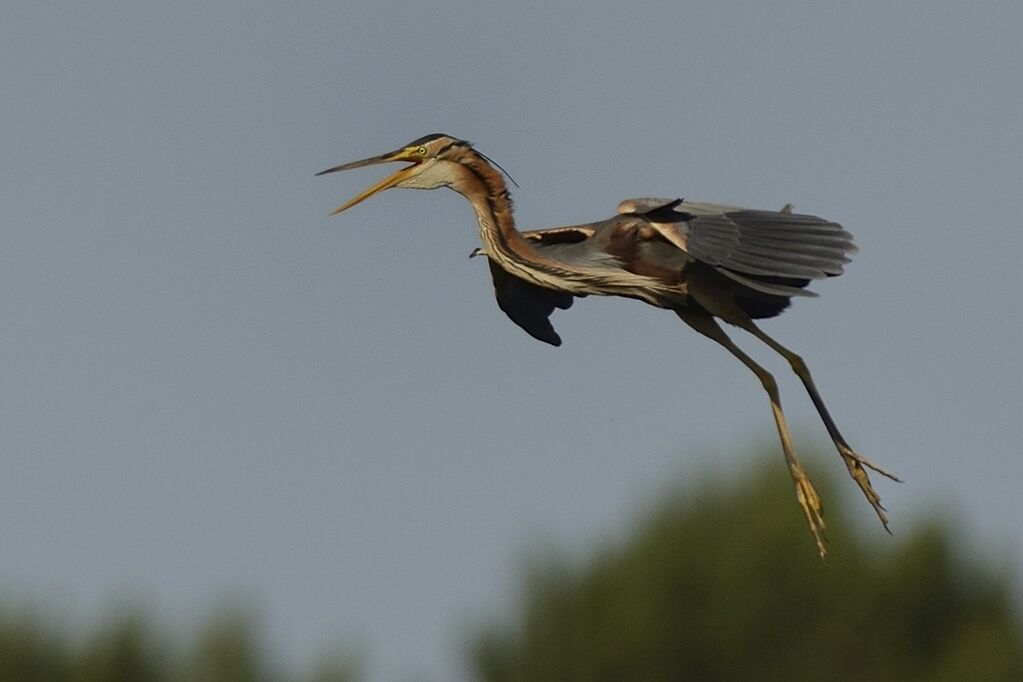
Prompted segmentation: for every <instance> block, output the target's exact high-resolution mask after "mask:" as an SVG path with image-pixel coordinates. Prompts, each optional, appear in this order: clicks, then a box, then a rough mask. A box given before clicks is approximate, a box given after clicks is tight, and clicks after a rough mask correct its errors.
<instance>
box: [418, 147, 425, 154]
mask: <svg viewBox="0 0 1023 682" xmlns="http://www.w3.org/2000/svg"><path fill="white" fill-rule="evenodd" d="M416 154H419V155H420V156H426V147H419V148H418V149H416Z"/></svg>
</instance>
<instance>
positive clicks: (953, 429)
mask: <svg viewBox="0 0 1023 682" xmlns="http://www.w3.org/2000/svg"><path fill="white" fill-rule="evenodd" d="M1021 32H1023V5H1020V4H1019V3H1010V2H1005V3H995V2H991V3H933V2H929V3H909V2H907V3H897V4H895V3H810V2H806V3H781V4H779V3H758V4H756V5H751V4H749V3H727V2H715V3H703V4H699V5H696V4H685V3H678V2H661V3H643V2H634V3H629V4H628V5H626V4H623V3H599V2H598V3H591V2H568V1H566V2H556V3H555V2H549V1H548V2H525V3H503V4H501V5H499V6H498V5H493V6H491V5H486V6H484V5H483V4H481V3H471V2H429V3H427V2H404V3H402V2H387V1H381V0H378V1H377V2H373V3H365V4H363V5H356V4H354V3H338V2H308V3H292V4H290V5H287V6H284V5H282V4H280V3H253V2H222V3H205V2H181V3H152V2H105V3H87V2H83V3H35V4H28V3H23V4H18V5H14V4H11V5H7V6H5V8H4V9H3V10H0V63H2V64H3V69H2V70H0V93H2V101H3V111H4V114H3V123H2V124H0V196H2V202H0V243H2V244H3V248H2V249H0V448H2V450H0V452H2V454H0V471H2V474H0V519H3V521H2V523H0V547H2V548H3V551H2V554H0V599H3V600H4V601H6V602H8V603H10V602H13V603H16V604H36V605H39V606H41V607H45V608H47V609H50V610H52V611H54V612H56V613H59V614H61V615H68V616H72V617H74V618H80V619H82V620H83V622H84V621H86V620H87V619H92V618H96V617H99V616H101V615H102V614H104V613H106V612H107V610H108V609H109V608H110V606H111V604H112V603H118V602H120V601H128V602H132V603H136V604H142V605H143V606H145V607H146V608H150V609H152V610H153V611H154V612H155V613H157V614H159V615H161V616H162V617H166V618H169V619H171V620H172V621H175V622H184V623H190V622H193V621H195V620H197V619H199V618H201V617H202V616H203V615H204V614H207V613H208V612H209V610H210V609H211V608H212V605H214V604H216V603H217V602H218V601H219V600H223V599H225V598H231V597H240V598H242V599H245V600H248V601H249V602H250V603H252V604H253V605H254V608H255V609H256V610H257V612H258V613H259V614H260V615H261V616H262V617H263V618H264V620H265V623H266V625H267V637H268V638H269V640H270V642H271V645H272V646H273V647H274V649H275V650H276V651H279V652H281V654H282V655H284V656H286V657H287V658H288V659H289V660H293V661H306V660H309V659H310V657H312V656H313V655H314V654H315V653H316V652H320V651H323V650H324V649H327V648H330V647H332V646H334V645H335V644H338V643H341V644H344V645H345V646H348V647H350V648H354V649H355V650H356V651H358V652H359V653H360V655H361V656H362V658H363V661H364V663H365V672H366V674H367V678H368V679H370V680H406V679H423V680H446V679H452V678H454V679H458V678H459V676H460V675H463V674H464V668H463V667H462V661H463V650H462V646H463V644H464V642H465V640H466V637H467V636H468V635H469V634H471V632H472V628H473V624H474V623H478V622H479V621H480V620H481V619H486V618H489V617H491V616H496V615H500V614H502V613H505V612H507V610H508V609H509V608H510V606H511V605H512V604H513V603H514V598H515V594H516V588H517V585H518V582H517V581H518V579H519V570H520V569H521V567H522V566H523V563H524V561H525V560H526V558H527V557H528V556H529V554H530V552H531V551H534V549H535V547H537V546H544V545H545V546H549V547H554V548H557V549H559V550H562V551H574V550H577V549H585V548H586V547H589V546H592V544H593V543H596V542H598V541H600V540H601V539H604V538H607V537H613V536H614V535H615V534H616V533H618V532H620V531H621V530H623V529H624V528H627V526H628V524H629V522H630V520H631V519H632V518H634V517H635V514H636V513H637V512H638V511H640V510H642V509H644V508H645V505H647V504H649V503H650V500H651V499H653V498H654V497H656V495H657V494H658V493H659V492H662V491H663V490H664V489H665V486H666V485H667V484H666V481H678V482H680V483H684V482H685V481H686V480H687V479H695V478H696V477H697V476H698V475H700V474H702V473H703V472H706V471H708V470H711V471H716V472H719V473H727V472H729V471H737V470H743V469H748V468H750V467H751V466H753V464H754V461H759V459H762V458H763V457H764V456H765V455H764V453H763V450H762V447H761V444H765V443H766V444H769V445H770V447H772V448H774V450H778V447H777V445H776V441H775V438H776V437H775V434H774V431H773V423H772V420H771V415H770V410H769V407H768V403H767V400H766V398H765V397H764V395H763V393H762V389H761V387H760V386H759V384H758V382H757V381H756V380H755V378H754V377H753V376H752V375H750V374H749V372H748V371H747V370H746V369H745V368H744V367H742V365H741V364H739V363H738V362H736V361H735V359H734V358H732V357H730V356H729V355H728V354H727V353H725V352H724V351H723V350H722V349H720V348H718V347H717V346H715V345H714V344H713V343H711V342H709V341H707V340H706V339H704V338H702V337H699V336H698V335H696V334H694V333H693V332H691V331H690V330H689V329H687V328H685V327H684V326H683V325H682V324H681V323H680V322H679V321H678V320H677V319H676V318H675V316H674V315H671V314H670V313H667V312H665V311H660V310H656V309H654V308H650V307H647V306H644V305H641V304H639V303H637V302H635V301H626V300H614V299H595V298H588V299H586V300H583V301H579V302H577V304H576V306H575V307H573V309H572V310H571V311H567V312H559V313H557V314H556V316H555V326H556V328H557V329H558V331H559V332H560V333H561V335H562V337H563V338H564V340H565V344H564V346H562V347H561V348H560V349H555V348H551V347H548V346H546V345H544V344H542V343H540V342H537V341H535V340H533V339H532V338H530V337H529V336H527V335H526V334H525V333H523V332H522V331H521V330H519V329H518V328H517V327H515V326H514V325H513V324H512V323H511V322H510V321H509V320H507V319H506V318H505V316H504V315H503V313H501V311H500V310H499V309H498V308H497V306H496V304H495V303H494V301H493V294H492V288H491V284H490V281H489V274H488V271H487V266H486V263H485V262H484V261H483V260H482V259H477V260H469V259H468V255H469V253H470V252H471V251H472V249H473V248H474V247H475V246H477V245H478V236H477V234H476V226H475V220H474V215H473V213H472V210H471V208H470V207H469V206H468V204H467V203H466V202H465V201H464V200H463V199H462V198H461V197H459V196H458V195H456V194H454V193H453V192H449V191H436V192H412V191H404V190H393V191H390V192H387V193H384V194H382V195H380V196H378V197H375V198H373V199H372V200H370V201H369V202H366V203H365V204H362V205H360V206H358V207H356V208H354V209H352V210H351V211H349V212H348V213H346V214H344V215H343V216H341V217H339V218H333V219H328V218H327V217H326V216H327V213H328V212H329V211H330V210H331V209H332V208H333V207H334V206H336V205H337V204H339V203H341V201H343V200H344V199H347V198H349V197H350V196H352V195H353V194H355V193H356V192H357V191H359V190H360V189H362V188H363V187H365V186H367V185H368V184H370V183H371V182H374V181H375V180H377V179H378V178H380V177H382V175H383V172H382V171H381V169H368V170H364V171H353V172H351V173H346V174H339V175H332V176H329V177H325V178H314V177H313V174H314V173H315V172H317V171H319V170H322V169H323V168H327V167H329V166H332V165H335V164H337V163H340V162H343V161H348V160H353V159H358V158H362V157H365V156H368V155H371V154H377V153H381V152H384V151H388V150H391V149H393V148H395V147H397V146H400V145H402V144H404V143H405V142H408V141H410V140H412V139H414V138H416V137H419V136H421V135H424V134H427V133H430V132H435V131H440V132H448V133H451V134H453V135H456V136H459V137H463V138H465V139H468V140H471V141H473V142H474V143H476V145H477V146H478V147H479V148H480V149H481V150H483V151H484V152H486V153H487V154H488V155H490V156H492V157H493V158H494V159H496V160H497V161H499V162H500V163H501V164H502V165H503V166H504V167H505V168H507V169H508V170H509V171H510V172H511V173H512V175H513V176H514V177H515V178H516V179H517V180H518V182H519V184H520V185H521V188H519V189H513V195H514V198H515V199H516V209H517V218H518V221H519V225H520V226H521V227H522V228H534V227H542V226H547V225H557V224H565V223H575V222H582V221H587V220H596V219H603V218H606V217H609V216H610V215H612V214H613V212H614V208H615V206H616V205H617V204H618V202H619V201H620V200H621V199H624V198H626V197H632V196H649V195H653V196H684V197H687V198H689V199H692V200H703V201H717V202H727V203H734V204H740V205H746V206H752V207H760V208H779V207H781V206H782V205H783V204H785V203H786V202H792V203H794V204H795V206H796V209H797V210H799V211H803V212H807V213H814V214H819V215H823V216H826V217H828V218H830V219H833V220H836V221H838V222H841V223H842V224H843V225H844V226H845V227H846V228H847V229H848V230H849V231H850V232H852V233H853V234H854V235H855V237H856V240H857V243H858V245H859V247H860V253H859V254H857V256H856V257H855V259H854V261H853V263H852V264H851V265H850V266H849V267H848V269H847V272H846V274H845V275H844V276H843V277H841V278H839V279H833V280H829V281H827V282H822V283H818V284H816V285H815V287H814V288H815V290H816V291H818V292H819V293H821V294H822V297H821V298H820V299H816V300H797V301H796V303H795V304H794V305H793V307H792V308H791V309H790V310H789V311H788V312H786V313H785V314H784V315H783V316H782V317H780V318H778V319H775V320H770V321H767V322H765V324H764V325H763V326H764V328H765V329H766V330H767V331H768V333H771V334H773V335H775V337H776V338H778V339H779V340H780V341H782V342H783V343H786V344H787V345H789V346H790V347H792V348H793V349H795V350H797V351H798V352H800V353H801V354H802V355H803V356H804V357H805V358H806V359H807V361H808V362H809V364H810V366H811V368H812V369H813V371H814V372H815V376H816V379H817V383H818V385H819V386H820V388H821V391H822V393H823V394H824V397H825V400H826V401H827V402H828V404H829V407H830V408H831V411H832V413H833V414H834V416H835V418H836V420H837V421H838V423H839V425H840V427H841V428H842V429H843V431H844V433H845V435H846V436H847V437H848V438H849V440H850V441H851V442H852V444H853V445H854V447H857V448H858V449H859V450H860V451H861V452H862V453H863V454H865V455H867V456H868V457H871V458H872V459H875V460H876V461H878V462H879V463H881V464H883V465H885V466H887V467H888V468H890V469H892V470H893V471H895V472H897V473H899V474H900V475H902V476H903V477H904V478H905V479H906V484H905V485H901V486H898V485H896V484H893V483H889V482H886V481H884V480H880V481H877V482H876V484H877V487H878V489H879V491H880V493H881V495H882V497H883V498H884V501H885V503H886V504H887V506H888V509H889V511H890V515H891V518H892V525H893V529H894V531H895V532H896V533H899V532H900V531H902V530H903V529H909V528H911V527H912V525H913V524H914V523H915V522H916V521H917V520H919V519H921V518H923V517H925V516H928V515H934V514H939V515H943V516H946V517H948V518H954V519H957V520H958V522H959V523H960V524H961V525H962V527H963V528H964V530H965V531H966V532H967V534H968V535H969V537H970V538H971V541H972V542H974V543H975V546H976V548H977V549H978V550H979V551H982V552H985V553H987V554H989V555H990V556H992V557H995V558H996V559H997V560H999V561H1008V562H1013V563H1015V564H1017V565H1018V564H1019V563H1020V562H1021V561H1023V524H1021V523H1020V518H1021V505H1020V502H1019V487H1020V482H1021V481H1023V458H1021V456H1020V454H1021V453H1020V443H1021V442H1023V362H1021V360H1023V358H1021V355H1023V352H1021V350H1020V347H1021V340H1023V316H1021V314H1020V307H1021V306H1020V303H1021V297H1020V294H1019V290H1020V289H1019V281H1020V278H1019V263H1020V254H1021V251H1023V211H1021V210H1020V199H1019V197H1020V188H1021V185H1020V176H1021V173H1020V171H1021V160H1023V89H1021V88H1020V83H1021V82H1023V50H1021V49H1020V42H1019V36H1020V34H1021ZM736 338H737V340H739V342H740V343H741V344H743V345H744V347H746V348H747V349H751V350H752V351H753V354H754V355H755V356H756V357H757V358H759V359H761V360H762V361H763V362H764V363H765V364H766V365H767V366H768V367H769V368H770V369H772V370H775V371H776V374H777V376H778V377H779V380H780V381H781V389H782V397H783V400H784V402H785V405H786V407H787V410H788V414H789V417H790V420H791V422H792V423H793V426H794V429H795V432H796V436H797V441H798V445H799V446H801V448H802V451H803V452H811V451H813V450H814V447H815V446H818V445H821V444H823V443H826V442H827V441H826V436H825V433H824V429H823V427H822V426H821V425H820V423H819V421H818V419H817V417H816V414H815V413H814V412H813V408H812V406H811V405H810V403H809V400H808V399H807V398H806V396H805V394H804V393H803V392H802V389H801V386H800V385H799V384H798V382H797V380H796V379H795V377H794V376H792V375H791V373H790V372H788V370H787V367H786V365H785V364H784V363H783V362H782V361H781V360H780V358H777V357H775V356H773V354H771V353H770V352H769V351H766V349H763V348H761V347H758V346H757V344H756V343H755V342H754V343H751V341H752V339H750V338H749V337H743V336H741V335H739V334H736ZM765 351H766V352H765ZM821 451H822V452H824V453H825V454H826V457H825V458H821V459H817V460H814V461H813V462H812V472H813V473H815V474H816V476H817V477H818V478H823V477H824V476H825V475H826V474H827V475H830V476H832V477H834V478H835V479H836V481H837V482H838V483H839V484H840V486H841V487H842V488H843V489H844V490H845V492H846V493H848V497H849V501H850V502H851V503H852V504H851V506H852V509H853V510H854V513H855V515H856V518H857V519H858V520H860V521H862V526H863V529H864V532H865V533H867V534H868V537H870V538H872V540H874V541H875V542H876V543H877V545H878V548H879V551H884V547H885V545H886V544H888V545H891V544H893V543H892V541H891V540H889V538H888V537H887V536H886V535H885V534H884V533H883V532H882V531H881V530H880V527H879V526H878V525H877V524H876V522H873V521H872V520H871V511H870V509H869V508H868V506H867V505H866V503H865V502H864V501H863V500H861V499H857V498H855V497H854V496H853V494H854V493H855V490H854V487H853V484H852V482H851V481H848V480H847V479H844V478H842V476H843V472H844V467H843V466H842V464H841V462H840V460H839V459H838V457H837V456H835V455H834V454H833V451H831V450H829V449H825V448H821ZM776 462H777V465H778V466H779V467H780V466H783V463H782V459H781V456H780V454H778V455H777V459H776ZM778 494H779V495H792V492H791V490H790V489H783V490H779V491H778ZM793 513H798V509H797V507H796V504H795V501H794V500H793ZM832 549H833V552H834V553H835V554H836V555H837V554H839V553H840V551H841V550H840V548H832ZM806 551H807V552H812V551H813V546H812V543H811V540H810V538H809V535H808V536H807V542H806Z"/></svg>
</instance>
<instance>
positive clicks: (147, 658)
mask: <svg viewBox="0 0 1023 682" xmlns="http://www.w3.org/2000/svg"><path fill="white" fill-rule="evenodd" d="M252 622H253V621H252V619H251V618H249V617H247V616H246V615H245V614H242V613H229V614H225V615H222V616H219V617H217V618H215V619H213V620H212V621H211V622H210V623H208V624H207V625H206V626H205V627H204V628H203V629H202V631H201V632H200V634H199V635H198V636H197V637H196V639H195V641H194V643H193V644H192V646H180V645H179V644H178V643H176V642H175V641H173V638H170V637H168V636H166V635H160V634H159V633H157V632H156V630H155V629H154V628H153V626H152V624H151V623H150V622H148V621H147V620H146V619H145V618H143V617H142V616H140V615H137V614H132V613H126V614H122V615H121V616H119V617H118V618H116V619H115V620H113V621H112V622H110V623H108V624H107V625H105V626H102V627H100V628H99V629H98V630H97V631H96V632H95V633H94V634H93V635H91V636H87V637H86V638H85V639H84V641H82V642H80V643H76V641H77V639H78V638H76V637H73V636H71V635H69V634H67V633H65V632H62V631H60V630H58V629H56V628H48V627H47V626H45V625H43V624H42V623H41V621H40V619H39V618H38V617H35V616H20V617H14V616H10V615H6V616H5V615H4V614H2V613H0V680H3V681H4V682H20V681H22V680H24V681H25V682H29V681H31V682H179V681H185V682H191V681H193V680H194V681H195V682H199V681H201V682H273V681H275V680H309V681H310V682H350V681H351V680H353V679H354V673H353V672H352V668H351V667H350V666H348V665H346V664H345V663H344V662H343V661H342V659H340V658H339V659H337V660H331V661H327V660H324V661H323V662H321V663H320V664H319V665H318V667H317V668H316V669H315V670H314V671H313V672H312V673H311V674H307V675H301V674H296V673H294V672H290V673H287V674H285V673H279V672H276V671H275V670H274V669H273V667H272V666H271V665H270V664H269V663H268V662H267V660H266V658H265V656H264V655H263V651H262V649H261V646H260V642H259V638H258V636H257V633H256V631H255V628H254V627H253V625H252Z"/></svg>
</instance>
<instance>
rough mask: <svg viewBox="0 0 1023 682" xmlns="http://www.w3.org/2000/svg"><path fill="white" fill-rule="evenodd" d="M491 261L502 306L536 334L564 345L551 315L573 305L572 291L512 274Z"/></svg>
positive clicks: (536, 337) (553, 342) (542, 338)
mask: <svg viewBox="0 0 1023 682" xmlns="http://www.w3.org/2000/svg"><path fill="white" fill-rule="evenodd" d="M487 262H488V263H489V264H490V274H491V276H492V277H493V279H494V293H496V294H497V305H498V306H500V308H501V310H503V311H504V312H505V314H506V315H507V316H508V317H510V318H511V321H512V322H514V323H515V324H517V325H519V326H520V327H522V328H523V329H525V330H526V332H527V333H528V334H529V335H530V336H532V337H533V338H535V339H539V340H540V341H544V342H546V343H549V344H551V345H552V346H560V345H561V337H560V336H558V333H557V332H556V331H554V327H553V326H552V325H551V321H550V319H549V318H550V316H551V313H553V312H554V309H555V308H560V309H561V310H567V309H568V308H570V307H571V306H572V294H569V293H566V292H564V291H555V290H553V289H545V288H544V287H541V286H537V285H535V284H532V283H531V282H527V281H526V280H524V279H520V278H519V277H516V276H515V275H512V274H510V273H509V272H508V271H507V270H505V269H504V268H502V267H501V266H500V265H498V264H497V263H495V262H494V261H493V260H490V259H487Z"/></svg>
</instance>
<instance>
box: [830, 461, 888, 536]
mask: <svg viewBox="0 0 1023 682" xmlns="http://www.w3.org/2000/svg"><path fill="white" fill-rule="evenodd" d="M835 445H837V446H838V454H840V455H841V456H842V459H843V460H845V466H846V468H848V469H849V475H850V476H852V477H853V480H854V481H856V484H857V485H858V486H860V490H862V491H863V495H864V496H865V497H866V498H867V502H870V506H871V507H873V508H874V512H875V513H876V514H877V518H879V519H881V523H882V524H884V529H885V530H886V531H888V532H889V533H891V532H892V529H891V528H889V527H888V517H887V516H886V515H885V508H884V507H883V506H882V505H881V496H880V495H878V494H877V491H876V490H874V486H872V485H871V484H870V477H869V476H868V475H867V469H871V470H873V471H876V472H877V473H879V474H881V475H882V476H886V477H888V478H890V479H892V480H893V481H896V482H898V483H902V480H901V479H899V477H898V476H895V475H894V474H890V473H888V472H887V471H885V470H884V469H882V468H881V467H879V466H877V465H876V464H874V463H873V462H871V461H870V460H869V459H867V458H866V457H863V456H862V455H858V454H856V453H855V452H853V449H852V448H850V447H849V446H848V445H846V444H845V443H836V444H835Z"/></svg>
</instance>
